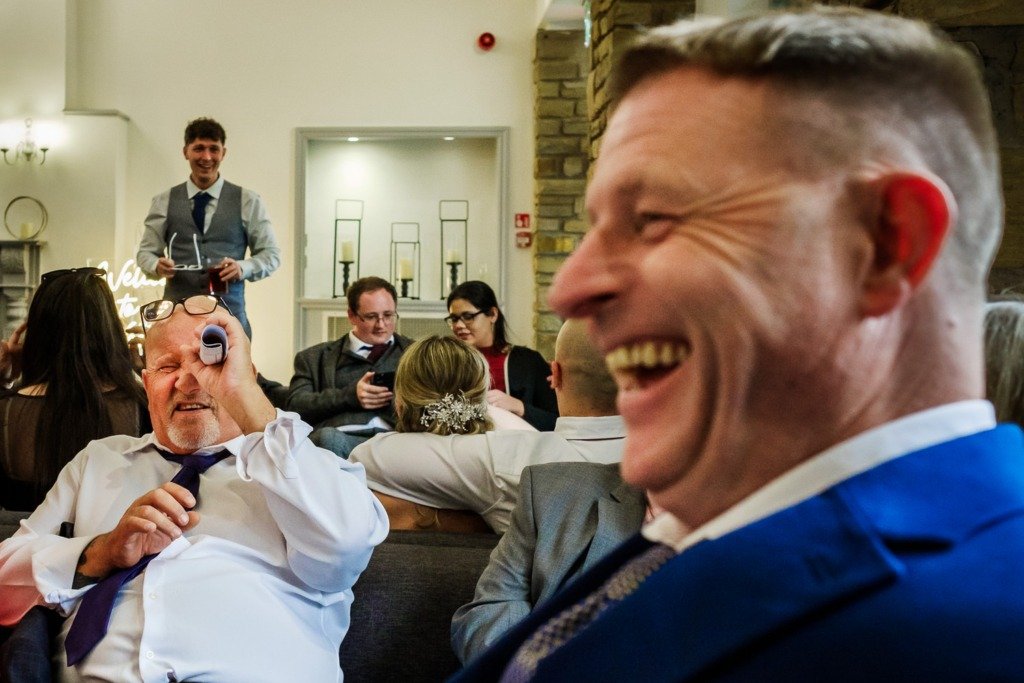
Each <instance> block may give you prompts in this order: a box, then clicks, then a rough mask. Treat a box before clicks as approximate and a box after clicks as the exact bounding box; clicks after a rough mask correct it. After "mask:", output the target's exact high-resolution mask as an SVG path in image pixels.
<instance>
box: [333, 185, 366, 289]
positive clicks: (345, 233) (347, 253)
mask: <svg viewBox="0 0 1024 683" xmlns="http://www.w3.org/2000/svg"><path fill="white" fill-rule="evenodd" d="M362 232H363V202H362V201H361V200H359V199H338V200H336V201H335V202H334V251H333V252H332V254H333V256H332V259H331V260H332V261H333V262H334V284H333V286H332V289H331V297H332V298H335V299H337V298H339V297H343V296H345V293H346V292H347V291H348V286H349V283H350V282H351V281H352V280H354V279H356V278H358V277H359V241H360V240H359V238H360V237H361V235H362ZM353 266H355V268H353ZM353 275H354V276H355V277H353Z"/></svg>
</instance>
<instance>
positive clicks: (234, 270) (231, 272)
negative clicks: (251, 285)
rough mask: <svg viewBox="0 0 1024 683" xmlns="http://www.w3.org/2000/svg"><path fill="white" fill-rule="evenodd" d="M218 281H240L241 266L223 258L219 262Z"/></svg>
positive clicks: (234, 261)
mask: <svg viewBox="0 0 1024 683" xmlns="http://www.w3.org/2000/svg"><path fill="white" fill-rule="evenodd" d="M220 279H221V281H223V282H234V281H235V280H241V279H242V266H241V265H240V264H239V263H238V261H236V260H235V259H233V258H231V257H228V256H225V257H224V260H223V261H221V262H220Z"/></svg>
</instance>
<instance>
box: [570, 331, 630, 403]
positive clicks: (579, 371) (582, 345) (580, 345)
mask: <svg viewBox="0 0 1024 683" xmlns="http://www.w3.org/2000/svg"><path fill="white" fill-rule="evenodd" d="M555 363H557V364H558V366H559V368H560V372H556V377H557V378H558V382H557V384H559V385H560V386H558V387H556V388H557V389H558V391H559V392H560V394H568V395H569V396H570V397H571V398H572V400H573V401H574V402H575V403H578V404H580V405H582V406H586V409H587V413H589V414H592V415H614V414H615V413H616V408H615V396H616V394H617V393H618V388H617V387H616V386H615V380H613V379H612V376H611V375H610V374H609V373H608V367H607V366H606V365H605V362H604V357H603V356H602V355H601V353H600V352H599V351H598V350H597V347H595V346H594V345H593V344H592V343H591V340H590V335H589V334H587V327H586V324H584V323H583V322H581V321H580V320H576V319H572V320H567V321H565V323H563V324H562V329H561V330H559V331H558V338H557V339H555ZM559 375H560V377H559ZM563 402H564V399H563V397H562V396H561V395H560V396H559V399H558V405H559V412H561V413H562V414H563V415H565V414H566V411H565V410H563V408H562V405H563Z"/></svg>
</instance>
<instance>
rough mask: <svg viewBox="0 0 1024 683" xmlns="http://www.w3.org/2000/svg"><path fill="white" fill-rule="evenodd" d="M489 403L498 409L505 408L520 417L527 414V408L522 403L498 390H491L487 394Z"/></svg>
mask: <svg viewBox="0 0 1024 683" xmlns="http://www.w3.org/2000/svg"><path fill="white" fill-rule="evenodd" d="M487 403H489V404H490V405H492V406H497V407H498V408H504V409H505V410H507V411H508V412H510V413H514V414H516V415H518V416H519V417H522V416H523V413H524V412H526V406H524V405H523V402H522V401H520V400H519V399H518V398H514V397H512V396H509V395H508V394H506V393H505V392H504V391H500V390H498V389H491V390H490V391H488V392H487Z"/></svg>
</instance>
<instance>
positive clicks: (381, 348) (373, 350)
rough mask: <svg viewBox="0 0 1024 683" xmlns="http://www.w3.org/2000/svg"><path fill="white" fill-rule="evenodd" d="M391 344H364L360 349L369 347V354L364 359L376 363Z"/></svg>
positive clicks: (363, 349)
mask: <svg viewBox="0 0 1024 683" xmlns="http://www.w3.org/2000/svg"><path fill="white" fill-rule="evenodd" d="M389 346H391V344H372V345H371V344H365V345H364V346H362V347H361V348H360V351H365V350H366V349H370V354H369V355H368V356H367V357H366V360H368V361H370V362H371V363H376V362H377V359H378V358H380V357H381V356H383V355H384V352H385V351H387V350H388V347H389Z"/></svg>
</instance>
